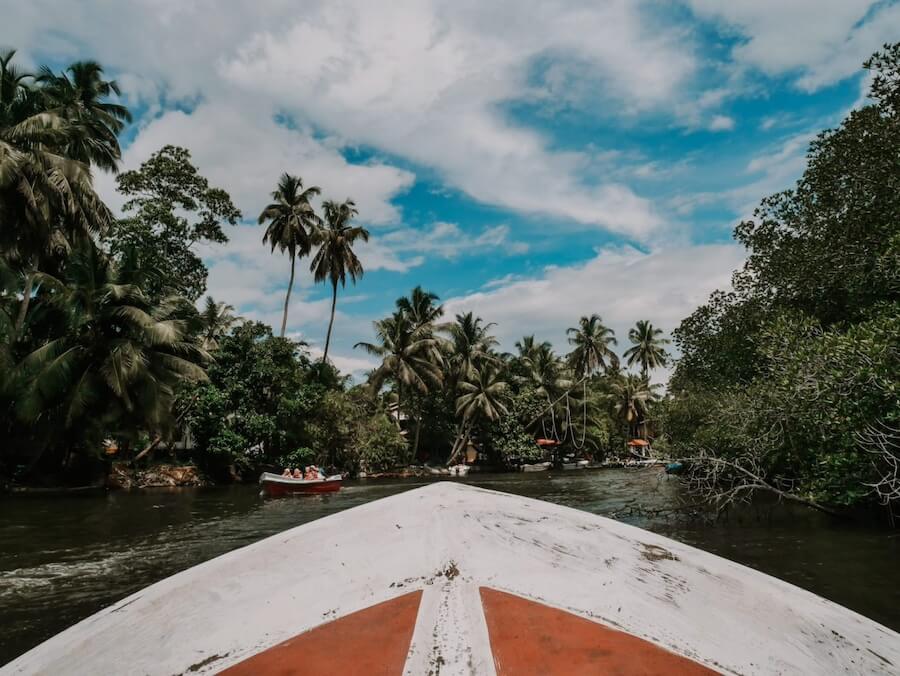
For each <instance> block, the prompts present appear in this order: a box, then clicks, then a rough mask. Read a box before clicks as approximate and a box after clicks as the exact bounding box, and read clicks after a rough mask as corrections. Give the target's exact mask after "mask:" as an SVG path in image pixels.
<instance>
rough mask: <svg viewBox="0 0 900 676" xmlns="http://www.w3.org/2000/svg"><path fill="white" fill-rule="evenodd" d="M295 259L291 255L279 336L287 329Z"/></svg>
mask: <svg viewBox="0 0 900 676" xmlns="http://www.w3.org/2000/svg"><path fill="white" fill-rule="evenodd" d="M296 261H297V259H296V257H295V256H291V279H290V281H289V282H288V288H287V294H286V295H285V297H284V316H283V317H282V319H281V337H282V338H284V332H285V330H286V329H287V317H288V306H289V305H290V304H291V291H292V290H293V288H294V268H295V265H294V264H295V263H296ZM325 353H326V354H327V353H328V348H327V347H326V348H325Z"/></svg>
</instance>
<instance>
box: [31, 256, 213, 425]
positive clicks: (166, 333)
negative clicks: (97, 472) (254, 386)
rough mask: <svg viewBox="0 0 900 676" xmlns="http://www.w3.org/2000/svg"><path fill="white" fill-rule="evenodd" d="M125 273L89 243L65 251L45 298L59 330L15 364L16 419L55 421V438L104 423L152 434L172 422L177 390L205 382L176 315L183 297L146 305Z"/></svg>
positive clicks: (201, 359)
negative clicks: (61, 270)
mask: <svg viewBox="0 0 900 676" xmlns="http://www.w3.org/2000/svg"><path fill="white" fill-rule="evenodd" d="M130 276H131V275H130V274H129V272H128V271H126V270H123V269H122V268H121V267H120V265H119V264H117V263H115V262H114V261H112V260H111V259H110V258H109V257H108V256H106V255H105V254H104V253H103V252H101V251H100V250H99V249H97V248H96V246H94V245H93V243H92V242H90V241H86V242H83V243H81V244H80V245H79V246H78V247H77V248H76V249H75V250H74V251H73V254H72V256H71V257H70V259H69V261H68V263H67V265H66V280H65V284H64V285H62V288H60V289H58V293H57V294H55V300H54V301H53V302H54V303H55V305H56V307H57V310H58V311H60V312H62V313H64V316H65V318H66V324H67V330H66V332H65V333H63V334H62V335H60V336H58V337H56V338H53V339H51V340H49V341H47V342H46V343H45V344H44V345H42V346H41V347H39V348H38V349H36V350H34V351H33V352H31V353H30V354H29V355H28V356H27V357H26V358H25V359H24V360H23V361H22V364H21V366H20V368H21V369H22V370H23V371H24V373H25V374H26V376H27V378H26V381H27V383H28V386H27V388H26V389H25V392H24V393H23V396H22V397H21V398H20V399H19V400H18V402H17V412H18V414H19V415H20V416H21V417H22V419H23V420H25V421H31V422H32V423H33V422H34V421H37V420H38V419H48V418H49V419H50V420H51V421H52V420H54V419H55V420H58V421H59V425H58V427H57V429H58V430H59V432H60V433H65V431H67V430H71V429H73V428H75V429H82V430H84V429H86V428H89V429H92V430H95V431H96V432H98V433H99V432H102V431H104V427H105V426H106V425H107V424H111V423H115V424H119V425H121V424H125V425H126V426H128V427H130V428H131V430H132V433H134V432H136V430H137V429H148V430H152V431H156V432H157V433H158V432H161V431H162V430H166V429H167V428H168V427H169V426H170V425H171V423H172V421H173V416H172V406H173V403H174V401H175V395H176V391H177V388H178V386H179V385H180V384H182V383H185V382H197V381H202V380H205V379H206V372H205V370H204V368H203V365H204V364H205V363H206V361H207V360H208V359H209V355H208V354H207V353H206V352H205V351H204V350H203V349H201V348H200V347H198V346H197V344H196V342H195V341H194V340H192V338H191V336H190V335H189V331H188V328H187V324H188V322H187V321H185V320H184V319H180V318H177V317H178V314H179V312H180V310H181V308H182V307H183V299H180V298H171V299H166V300H164V301H162V302H161V303H160V304H159V305H157V306H153V305H152V304H151V303H150V301H149V300H148V299H147V296H145V295H144V293H143V291H142V290H141V289H140V288H139V287H138V286H136V285H134V284H131V283H128V279H129V277H130ZM48 424H50V426H51V428H53V427H54V425H53V423H52V422H50V423H48Z"/></svg>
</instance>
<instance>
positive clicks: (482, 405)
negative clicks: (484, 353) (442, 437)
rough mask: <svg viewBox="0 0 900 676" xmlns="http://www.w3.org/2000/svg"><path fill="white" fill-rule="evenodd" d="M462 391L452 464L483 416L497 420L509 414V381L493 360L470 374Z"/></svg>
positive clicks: (451, 456) (452, 450)
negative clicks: (506, 380)
mask: <svg viewBox="0 0 900 676" xmlns="http://www.w3.org/2000/svg"><path fill="white" fill-rule="evenodd" d="M458 389H459V392H460V395H459V396H458V397H457V398H456V415H457V417H458V418H460V422H459V426H458V428H457V434H456V440H455V441H454V442H453V447H452V448H451V449H450V457H449V459H448V460H447V464H448V465H452V464H453V463H454V462H455V461H456V458H457V456H458V455H459V454H460V453H461V452H462V450H463V449H464V448H465V447H466V444H467V442H468V440H469V439H470V438H471V436H472V429H473V427H474V426H475V425H476V423H478V422H479V421H481V420H484V421H490V422H492V421H496V420H499V419H500V416H503V415H506V414H507V412H508V409H507V407H506V402H507V400H508V399H509V384H508V383H507V382H505V381H504V380H503V378H502V376H501V375H500V372H499V371H498V369H497V368H496V367H495V366H494V365H493V364H491V363H484V364H483V366H482V367H481V368H480V369H478V370H476V371H474V372H473V373H471V374H470V378H468V379H467V380H463V381H461V382H460V383H459V384H458Z"/></svg>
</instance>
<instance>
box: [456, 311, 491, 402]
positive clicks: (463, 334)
mask: <svg viewBox="0 0 900 676" xmlns="http://www.w3.org/2000/svg"><path fill="white" fill-rule="evenodd" d="M483 322H484V320H483V319H482V318H481V317H476V316H475V315H474V314H472V313H471V312H466V313H465V314H458V315H456V321H455V322H454V323H452V324H449V325H448V326H446V327H445V330H446V332H447V333H448V334H449V342H448V343H447V344H446V345H445V350H446V352H447V355H446V356H447V364H448V366H449V369H450V377H451V380H452V382H453V383H454V385H455V384H456V383H459V382H462V381H464V380H467V379H469V378H473V377H475V374H476V373H477V372H478V371H479V369H481V368H482V366H483V365H484V364H487V363H491V364H495V365H496V364H498V363H499V358H498V356H497V355H496V354H494V351H493V350H494V347H495V346H496V345H497V344H498V341H497V339H496V338H495V337H494V336H492V335H491V334H490V330H491V327H493V326H494V324H493V322H489V323H487V324H485V323H483Z"/></svg>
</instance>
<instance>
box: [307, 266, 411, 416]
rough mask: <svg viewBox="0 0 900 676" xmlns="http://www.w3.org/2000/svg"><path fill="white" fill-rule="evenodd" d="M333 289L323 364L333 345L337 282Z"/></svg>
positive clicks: (398, 410) (333, 282)
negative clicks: (332, 332) (329, 347)
mask: <svg viewBox="0 0 900 676" xmlns="http://www.w3.org/2000/svg"><path fill="white" fill-rule="evenodd" d="M331 287H332V292H331V319H330V320H329V321H328V334H327V335H326V336H325V352H324V353H323V354H322V361H323V362H326V361H328V346H329V345H331V327H332V326H334V309H335V307H336V306H337V281H332V283H331ZM397 413H398V415H399V413H400V409H399V407H398V409H397Z"/></svg>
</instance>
